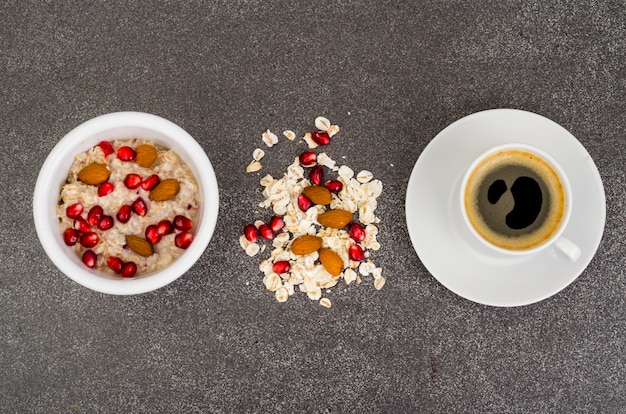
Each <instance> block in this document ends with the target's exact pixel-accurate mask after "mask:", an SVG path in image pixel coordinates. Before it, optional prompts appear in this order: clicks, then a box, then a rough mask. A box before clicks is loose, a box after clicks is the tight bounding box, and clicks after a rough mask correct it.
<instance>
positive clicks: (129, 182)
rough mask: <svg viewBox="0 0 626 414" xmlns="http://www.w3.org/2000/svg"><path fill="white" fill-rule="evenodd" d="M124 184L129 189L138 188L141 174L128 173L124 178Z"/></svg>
mask: <svg viewBox="0 0 626 414" xmlns="http://www.w3.org/2000/svg"><path fill="white" fill-rule="evenodd" d="M124 185H125V186H126V188H128V189H129V190H134V189H135V188H139V186H140V185H141V175H139V174H128V175H127V176H126V178H124Z"/></svg>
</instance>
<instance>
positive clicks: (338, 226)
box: [239, 117, 385, 308]
mask: <svg viewBox="0 0 626 414" xmlns="http://www.w3.org/2000/svg"><path fill="white" fill-rule="evenodd" d="M315 127H316V129H317V130H316V131H313V132H307V133H305V134H304V137H303V138H302V139H303V141H304V142H306V143H307V145H308V147H309V149H308V150H307V151H304V152H303V153H301V154H300V155H298V156H296V157H295V159H294V161H293V163H292V164H291V165H289V166H288V167H287V170H286V172H285V173H284V174H283V176H282V177H281V178H274V177H272V176H271V175H269V174H268V175H266V176H264V177H263V178H262V179H261V181H260V184H261V186H262V187H263V188H264V189H263V196H264V197H265V200H263V201H262V202H261V203H260V204H259V206H260V207H262V208H264V209H267V210H270V209H271V212H269V211H268V214H267V217H268V221H267V223H266V222H263V221H260V220H259V221H256V222H255V223H253V224H249V225H247V226H246V227H245V228H244V234H243V235H242V236H241V237H240V238H239V243H240V245H241V247H242V248H243V249H244V250H245V251H246V254H248V256H256V255H258V254H265V255H266V256H267V253H266V252H267V251H268V250H269V257H267V258H265V259H264V260H262V261H261V263H260V264H259V269H260V270H261V272H263V274H264V275H265V276H264V277H263V283H264V285H265V287H266V288H267V290H269V291H272V292H274V295H275V297H276V300H278V301H279V302H285V301H286V300H287V299H288V298H289V296H291V295H293V294H294V293H295V292H296V288H297V290H299V291H301V292H304V293H306V294H307V296H308V297H309V298H310V299H312V300H318V301H319V303H320V305H322V306H324V307H327V308H329V307H330V306H331V302H330V299H328V298H327V297H323V294H324V292H325V291H329V290H330V289H331V288H332V287H334V286H336V285H337V284H338V283H341V282H343V283H345V284H346V285H350V284H351V283H352V282H356V283H359V284H360V283H361V282H362V279H361V276H370V275H371V276H372V277H373V284H374V287H375V288H376V289H377V290H380V289H381V288H382V287H383V285H384V284H385V278H384V277H383V276H382V269H381V268H380V267H377V266H376V265H375V264H374V262H373V260H372V258H371V254H370V252H371V251H376V250H378V249H379V248H380V244H379V243H378V241H377V240H376V235H377V234H378V228H377V227H376V224H377V223H379V222H380V219H379V218H378V217H376V214H375V211H376V207H377V201H376V199H377V198H378V197H379V196H380V194H381V192H382V189H383V185H382V182H381V181H380V180H377V179H374V176H373V174H372V173H371V172H370V171H367V170H362V171H360V172H358V173H357V174H356V175H355V172H354V170H353V169H352V168H350V167H348V166H346V165H338V164H337V162H335V161H334V160H333V159H331V158H330V157H329V156H328V155H327V154H326V153H325V152H319V151H318V150H316V149H318V148H319V147H323V146H324V145H328V144H329V143H330V141H331V138H332V139H333V140H334V139H336V134H337V133H338V132H339V127H338V126H337V125H333V124H331V123H330V122H329V121H328V119H326V118H324V117H318V118H317V119H316V120H315ZM283 135H284V136H285V137H286V139H288V140H290V141H293V140H295V138H296V134H295V133H294V132H293V131H289V130H287V131H285V132H283ZM262 139H263V142H264V143H265V144H266V145H267V146H268V147H272V146H274V145H275V144H277V143H278V141H279V138H278V136H277V135H276V134H274V133H272V132H271V131H269V130H267V131H266V132H264V133H263V134H262ZM264 155H265V152H264V151H263V150H262V149H260V148H257V149H256V150H254V152H253V154H252V157H253V160H252V162H250V164H249V165H248V166H247V167H246V171H247V172H248V173H250V172H256V171H259V170H261V169H262V167H263V166H262V164H261V159H262V158H263V156H264ZM331 176H332V178H331ZM269 246H271V248H268V247H269Z"/></svg>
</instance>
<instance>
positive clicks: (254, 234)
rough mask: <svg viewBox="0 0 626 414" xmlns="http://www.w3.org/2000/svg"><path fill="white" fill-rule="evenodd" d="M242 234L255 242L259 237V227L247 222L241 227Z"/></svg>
mask: <svg viewBox="0 0 626 414" xmlns="http://www.w3.org/2000/svg"><path fill="white" fill-rule="evenodd" d="M243 235H244V236H245V237H246V240H248V241H249V242H252V243H255V242H256V241H257V240H258V239H259V229H257V228H256V227H255V226H254V224H248V225H247V226H246V227H244V228H243Z"/></svg>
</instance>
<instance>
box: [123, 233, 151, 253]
mask: <svg viewBox="0 0 626 414" xmlns="http://www.w3.org/2000/svg"><path fill="white" fill-rule="evenodd" d="M126 244H127V245H128V247H129V248H130V250H132V251H134V252H135V253H137V254H138V255H139V256H144V257H148V256H151V255H152V254H153V253H154V248H153V247H152V245H151V244H150V242H149V241H148V240H146V239H144V238H141V237H139V236H126Z"/></svg>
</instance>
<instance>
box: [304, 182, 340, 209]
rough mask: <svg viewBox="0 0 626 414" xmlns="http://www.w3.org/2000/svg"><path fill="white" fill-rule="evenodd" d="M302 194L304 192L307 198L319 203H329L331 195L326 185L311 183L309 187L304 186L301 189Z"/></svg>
mask: <svg viewBox="0 0 626 414" xmlns="http://www.w3.org/2000/svg"><path fill="white" fill-rule="evenodd" d="M302 194H304V195H305V196H306V197H307V198H308V199H309V200H311V201H312V202H314V203H315V204H319V205H322V206H323V205H326V204H330V202H331V201H332V199H333V197H332V195H331V194H330V191H329V190H328V188H326V187H322V186H321V185H312V186H309V187H304V189H303V190H302Z"/></svg>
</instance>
